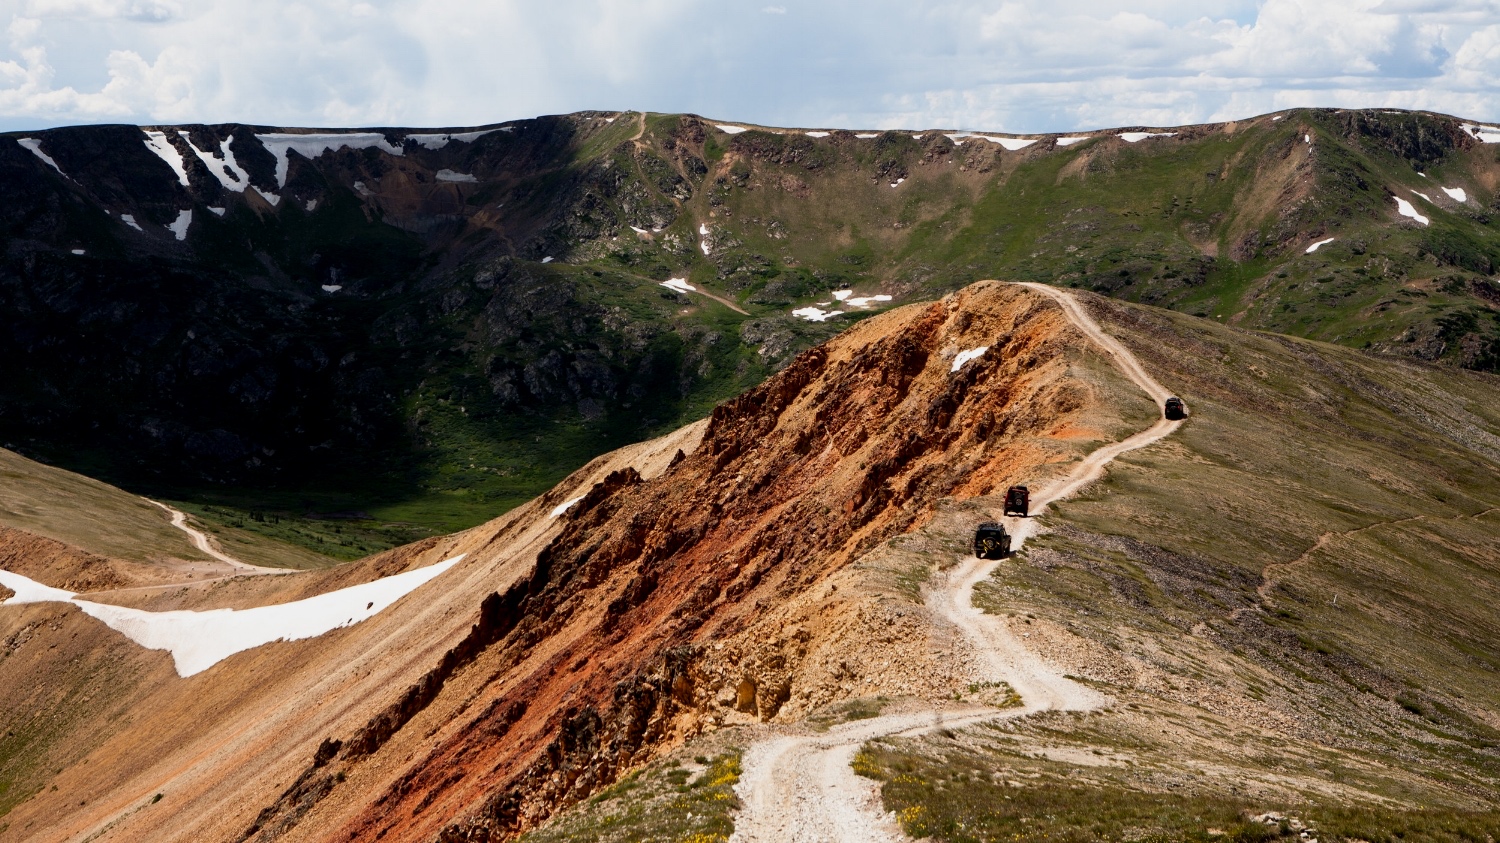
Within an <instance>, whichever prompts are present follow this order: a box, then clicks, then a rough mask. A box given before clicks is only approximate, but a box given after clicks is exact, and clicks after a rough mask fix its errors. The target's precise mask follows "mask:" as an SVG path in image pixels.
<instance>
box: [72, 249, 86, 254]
mask: <svg viewBox="0 0 1500 843" xmlns="http://www.w3.org/2000/svg"><path fill="white" fill-rule="evenodd" d="M72 251H73V254H75V255H82V254H84V251H83V250H82V249H73V250H72Z"/></svg>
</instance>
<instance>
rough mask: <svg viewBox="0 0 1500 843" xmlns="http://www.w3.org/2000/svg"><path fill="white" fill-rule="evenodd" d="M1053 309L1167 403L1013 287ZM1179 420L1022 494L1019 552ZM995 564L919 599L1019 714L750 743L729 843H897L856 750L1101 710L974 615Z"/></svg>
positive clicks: (991, 620)
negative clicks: (1119, 463) (977, 594)
mask: <svg viewBox="0 0 1500 843" xmlns="http://www.w3.org/2000/svg"><path fill="white" fill-rule="evenodd" d="M1022 286H1025V287H1029V288H1031V289H1032V290H1035V291H1036V292H1038V293H1041V294H1043V295H1045V296H1047V297H1049V298H1051V299H1052V300H1053V301H1055V302H1057V304H1058V305H1059V306H1060V307H1061V308H1062V310H1063V312H1064V313H1065V314H1066V315H1067V317H1068V320H1069V321H1070V322H1071V323H1072V324H1073V326H1074V327H1076V328H1077V329H1078V330H1079V331H1081V332H1082V333H1083V334H1084V335H1085V336H1087V337H1088V338H1089V340H1090V341H1092V342H1093V343H1094V344H1095V345H1097V346H1098V347H1099V348H1100V349H1101V350H1103V351H1104V352H1105V353H1106V354H1108V355H1109V356H1110V358H1111V359H1112V360H1113V362H1114V364H1115V366H1116V368H1118V369H1119V370H1120V372H1121V373H1123V374H1124V375H1125V376H1126V377H1128V378H1129V379H1130V380H1131V381H1132V382H1133V383H1135V384H1136V385H1137V386H1139V387H1140V388H1141V389H1142V390H1144V391H1145V392H1146V394H1147V395H1149V396H1151V399H1152V400H1153V401H1154V402H1156V404H1157V406H1158V408H1160V407H1161V405H1162V404H1163V402H1165V401H1166V399H1167V398H1168V397H1169V396H1170V395H1171V393H1170V392H1168V391H1167V389H1166V388H1165V387H1163V386H1162V385H1161V384H1160V383H1157V381H1156V379H1155V378H1152V377H1151V375H1150V374H1149V373H1148V372H1147V371H1146V369H1145V367H1143V366H1142V365H1141V363H1140V361H1139V360H1137V359H1136V358H1135V355H1133V354H1131V353H1130V351H1129V349H1127V348H1125V346H1124V345H1122V344H1121V343H1120V342H1119V341H1118V340H1116V339H1115V338H1114V337H1111V336H1109V335H1108V334H1106V333H1105V332H1104V329H1103V328H1101V327H1100V326H1099V324H1098V323H1097V322H1095V321H1094V319H1093V317H1091V316H1089V314H1088V311H1086V310H1085V309H1084V308H1083V306H1082V305H1081V304H1080V303H1079V302H1078V300H1077V299H1075V298H1073V296H1072V295H1070V294H1069V293H1067V292H1065V291H1063V290H1060V289H1058V288H1055V287H1049V286H1047V285H1045V284H1036V283H1023V284H1022ZM1181 425H1182V422H1181V421H1168V420H1167V419H1166V418H1165V417H1163V418H1160V419H1158V420H1157V422H1156V423H1155V424H1153V425H1151V426H1150V427H1148V428H1146V429H1145V430H1143V431H1141V432H1140V433H1137V434H1135V435H1134V436H1131V437H1130V438H1128V439H1125V440H1123V441H1120V442H1116V443H1114V444H1112V445H1107V446H1105V447H1103V448H1100V449H1098V450H1097V451H1094V452H1093V453H1092V454H1089V455H1088V456H1087V457H1086V458H1084V459H1083V460H1082V461H1081V462H1080V463H1078V465H1077V466H1075V467H1074V469H1073V470H1072V471H1071V472H1069V474H1068V475H1067V476H1066V477H1063V478H1060V479H1059V480H1056V481H1053V482H1051V483H1049V484H1047V485H1046V486H1045V487H1042V488H1040V489H1037V490H1033V492H1032V495H1031V518H1006V519H1005V523H1006V528H1007V530H1009V531H1010V532H1011V534H1012V536H1013V537H1014V538H1013V539H1012V550H1019V549H1020V548H1021V547H1022V546H1023V545H1024V544H1025V541H1026V539H1027V537H1028V536H1030V535H1031V532H1032V525H1033V523H1034V522H1033V520H1032V519H1033V518H1035V517H1037V516H1039V515H1041V514H1042V513H1043V512H1045V511H1046V508H1047V505H1048V504H1050V503H1053V502H1054V501H1058V500H1062V499H1064V498H1066V497H1068V496H1070V495H1073V494H1075V493H1077V492H1078V490H1080V489H1082V488H1083V487H1085V486H1087V485H1088V484H1090V483H1092V482H1094V481H1095V480H1097V479H1099V478H1100V477H1101V476H1103V474H1104V469H1105V467H1106V466H1108V465H1109V463H1110V461H1112V460H1114V459H1115V458H1116V457H1118V456H1120V455H1121V454H1124V453H1126V452H1129V451H1133V450H1136V449H1138V448H1144V447H1146V446H1147V445H1150V444H1151V443H1153V442H1155V441H1157V440H1158V439H1161V438H1162V437H1164V436H1167V435H1169V434H1171V433H1172V432H1174V431H1176V430H1177V428H1178V427H1180V426H1181ZM998 564H999V560H982V559H978V558H975V557H972V556H970V557H967V558H965V559H964V560H962V561H961V562H960V563H959V564H958V565H957V566H956V567H955V568H954V569H953V570H952V571H950V572H949V573H948V574H947V576H945V577H944V578H943V579H942V580H941V581H940V582H939V583H938V584H937V585H936V587H935V588H933V589H932V590H931V591H929V592H928V595H927V608H928V610H929V611H931V612H932V613H933V614H934V615H935V616H936V617H938V618H941V619H942V620H944V621H946V622H948V623H951V624H952V625H953V626H955V627H957V628H958V630H959V631H960V632H961V633H962V634H963V636H964V638H965V639H967V641H968V643H969V645H970V646H971V647H972V648H973V650H974V653H975V656H976V662H977V669H978V673H979V674H980V675H978V676H976V677H975V679H976V680H979V681H990V682H1005V683H1008V684H1009V685H1010V686H1011V687H1012V688H1014V689H1015V691H1016V693H1017V694H1019V695H1020V697H1021V701H1022V705H1021V707H1019V708H1013V709H1006V710H998V709H992V708H953V709H943V710H940V709H935V708H934V709H930V710H925V711H915V712H910V711H909V712H905V713H900V714H892V715H887V716H883V717H876V718H873V719H870V720H860V721H856V722H853V723H846V724H843V725H841V726H836V727H834V728H832V729H830V730H829V731H828V732H826V733H824V734H821V735H801V734H788V735H783V736H780V737H775V738H769V739H767V740H764V741H761V742H759V743H756V744H753V745H752V746H751V747H750V749H749V750H748V751H746V753H745V756H744V762H743V765H744V766H743V769H744V774H743V775H742V777H741V778H740V783H739V784H738V785H737V786H736V787H735V792H736V793H737V794H738V795H739V797H740V801H741V802H742V803H743V805H744V807H743V809H742V810H741V811H740V814H739V816H738V817H737V818H736V820H735V831H734V836H733V837H731V838H730V840H731V843H752V841H753V842H754V843H771V841H784V843H830V842H831V841H837V843H846V841H847V843H855V841H877V843H887V842H889V843H895V842H896V841H904V840H906V839H907V838H906V836H905V835H904V834H903V833H902V832H901V829H900V827H899V826H898V825H897V823H896V822H895V820H894V818H893V817H892V816H891V815H890V814H887V813H886V812H885V811H884V810H883V809H882V807H881V805H880V795H879V791H878V789H877V787H876V785H875V783H874V782H873V781H871V780H869V779H865V778H862V777H860V776H858V775H855V773H854V770H853V768H852V767H851V766H850V765H851V762H852V761H853V759H854V755H855V753H856V752H858V751H859V747H860V746H861V745H863V744H864V743H865V742H866V741H869V740H872V739H874V738H880V737H895V736H916V735H921V734H924V733H926V732H931V731H934V730H936V729H942V728H955V727H961V726H968V725H973V724H976V723H982V722H986V721H991V720H999V719H1004V718H1012V717H1022V716H1025V715H1028V714H1033V713H1035V712H1039V711H1049V710H1059V711H1090V710H1092V709H1095V708H1098V707H1099V706H1100V705H1102V704H1103V703H1104V698H1103V696H1101V695H1100V694H1099V693H1098V692H1096V691H1094V690H1093V689H1091V688H1088V687H1086V686H1084V685H1081V684H1079V683H1077V682H1074V681H1073V680H1071V679H1068V678H1067V677H1065V676H1063V675H1062V674H1060V673H1059V672H1058V671H1057V670H1056V669H1055V668H1053V667H1052V666H1051V665H1049V664H1047V663H1046V662H1045V661H1043V660H1042V659H1041V658H1040V657H1039V656H1037V655H1036V654H1035V653H1033V652H1031V651H1030V650H1028V649H1026V646H1025V645H1024V644H1023V643H1022V642H1021V640H1020V639H1019V638H1017V637H1016V636H1015V635H1014V634H1012V633H1011V631H1010V629H1009V628H1008V627H1007V626H1006V625H1005V622H1004V620H1003V619H1002V618H1000V617H997V616H995V615H987V614H985V613H984V612H982V611H980V610H979V609H977V608H975V606H974V603H973V592H974V586H975V585H976V584H977V583H979V582H981V581H983V580H984V579H985V578H986V577H988V576H989V575H990V573H991V572H992V571H993V570H994V568H995V566H996V565H998Z"/></svg>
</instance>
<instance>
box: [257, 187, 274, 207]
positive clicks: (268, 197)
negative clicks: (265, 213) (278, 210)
mask: <svg viewBox="0 0 1500 843" xmlns="http://www.w3.org/2000/svg"><path fill="white" fill-rule="evenodd" d="M250 189H251V190H253V191H255V193H256V195H257V196H259V197H260V198H262V199H264V200H266V201H267V202H269V203H271V207H272V208H274V207H276V206H277V205H280V204H281V196H280V195H279V194H275V193H267V192H265V191H264V190H261V189H260V188H258V187H252V188H250Z"/></svg>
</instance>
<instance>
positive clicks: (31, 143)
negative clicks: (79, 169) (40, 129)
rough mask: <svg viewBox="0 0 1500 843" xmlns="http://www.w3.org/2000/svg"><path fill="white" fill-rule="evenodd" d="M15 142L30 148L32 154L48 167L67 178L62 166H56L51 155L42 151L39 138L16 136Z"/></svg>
mask: <svg viewBox="0 0 1500 843" xmlns="http://www.w3.org/2000/svg"><path fill="white" fill-rule="evenodd" d="M16 143H18V144H20V145H21V146H24V147H26V148H27V149H29V150H31V154H32V155H35V156H36V157H38V158H40V159H42V161H44V162H45V163H46V164H47V166H48V167H51V168H52V169H54V170H56V171H57V174H58V175H59V176H62V177H63V178H68V174H67V173H64V172H63V171H62V167H59V166H57V162H56V161H53V160H52V156H51V155H48V154H47V153H45V152H43V151H42V141H41V139H40V138H16Z"/></svg>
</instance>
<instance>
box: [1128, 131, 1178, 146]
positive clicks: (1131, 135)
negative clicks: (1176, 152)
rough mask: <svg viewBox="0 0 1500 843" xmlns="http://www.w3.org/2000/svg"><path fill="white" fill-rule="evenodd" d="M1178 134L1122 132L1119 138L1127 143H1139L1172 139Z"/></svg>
mask: <svg viewBox="0 0 1500 843" xmlns="http://www.w3.org/2000/svg"><path fill="white" fill-rule="evenodd" d="M1175 134H1177V133H1176V132H1121V133H1120V135H1119V137H1120V139H1121V140H1123V141H1125V142H1126V143H1139V142H1141V141H1143V140H1145V139H1146V138H1170V137H1172V136H1173V135H1175Z"/></svg>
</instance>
